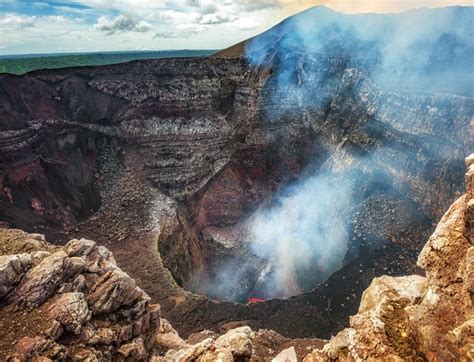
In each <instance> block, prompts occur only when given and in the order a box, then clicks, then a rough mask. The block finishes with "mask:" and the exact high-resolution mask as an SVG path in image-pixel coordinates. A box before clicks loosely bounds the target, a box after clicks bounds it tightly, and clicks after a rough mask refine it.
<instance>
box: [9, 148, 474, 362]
mask: <svg viewBox="0 0 474 362" xmlns="http://www.w3.org/2000/svg"><path fill="white" fill-rule="evenodd" d="M466 164H467V166H468V172H467V174H466V189H467V191H466V194H465V195H464V196H462V197H461V198H459V199H458V200H457V201H456V202H455V203H454V204H453V205H452V206H451V207H450V209H449V210H448V211H447V212H446V214H445V215H444V216H443V218H442V219H441V221H440V223H439V224H438V227H437V228H436V231H435V232H434V233H433V235H432V236H431V238H430V239H429V240H428V242H427V244H426V245H425V247H424V249H423V250H422V252H421V254H420V256H419V258H418V265H419V266H420V267H421V268H423V269H424V270H425V272H426V276H425V277H422V276H418V275H412V276H405V277H390V276H382V277H379V278H375V279H374V280H373V282H372V284H371V285H370V287H369V288H368V289H367V290H366V291H365V292H364V294H363V297H362V301H361V304H360V307H359V311H358V314H357V315H355V316H353V317H351V319H350V327H349V328H347V329H344V330H343V331H341V332H340V333H339V334H337V335H336V336H335V337H333V338H332V339H331V340H330V341H329V342H328V343H327V344H326V345H324V347H323V346H322V344H323V342H322V341H320V340H316V339H306V340H289V339H286V338H284V337H282V336H281V335H279V334H277V333H275V332H272V331H268V330H260V331H257V332H254V331H252V330H251V329H250V328H249V327H246V326H243V327H239V328H235V329H231V330H229V331H228V332H227V333H225V334H223V335H221V336H219V335H217V334H215V333H214V332H210V331H203V332H200V333H198V334H193V335H191V336H189V338H188V339H187V340H186V341H185V340H183V339H182V338H181V337H180V336H179V335H178V333H177V332H176V331H175V330H174V329H173V327H172V326H171V325H170V324H169V322H167V321H166V320H164V319H161V318H160V313H159V306H158V305H157V304H150V303H149V300H150V298H149V297H148V295H147V294H146V293H145V292H144V291H143V290H142V289H140V287H138V286H137V285H136V283H135V281H134V280H133V279H132V278H130V277H129V276H128V275H127V274H126V273H124V272H123V271H122V270H121V269H120V268H119V267H117V265H116V263H115V260H114V258H113V256H112V254H111V253H110V252H109V251H108V250H107V249H106V248H105V247H103V246H98V245H96V244H95V242H93V241H90V240H86V239H80V240H78V239H72V240H70V241H69V242H68V243H67V244H66V245H65V246H63V247H57V246H53V245H51V244H49V243H47V242H46V241H45V239H44V237H43V236H42V235H39V234H28V233H25V232H23V231H20V230H13V229H0V239H1V243H0V255H1V256H0V301H1V309H0V358H1V359H7V360H11V361H24V360H37V361H48V360H74V361H82V360H87V361H96V360H152V361H155V362H158V361H189V360H197V361H216V360H219V361H234V360H255V361H260V360H267V359H271V358H273V357H275V356H276V355H277V354H278V353H280V354H279V356H277V357H275V358H276V359H275V360H276V361H278V360H289V361H293V360H294V361H296V360H297V359H298V358H299V359H303V358H304V361H306V362H311V361H327V360H346V361H352V360H374V361H375V360H390V361H399V360H400V361H402V360H466V361H467V360H472V359H473V357H474V355H473V350H474V338H473V330H474V308H473V296H474V268H473V265H474V246H473V243H474V240H473V239H474V238H473V225H474V155H471V156H470V157H468V158H467V159H466ZM313 349H314V350H313ZM310 350H313V352H311V353H309V354H308V352H309V351H310ZM305 356H306V357H305Z"/></svg>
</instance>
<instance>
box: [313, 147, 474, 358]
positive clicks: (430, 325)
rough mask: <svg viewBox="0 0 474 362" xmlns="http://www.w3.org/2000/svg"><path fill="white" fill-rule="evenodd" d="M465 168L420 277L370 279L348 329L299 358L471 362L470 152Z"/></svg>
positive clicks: (473, 165) (473, 169) (473, 187)
mask: <svg viewBox="0 0 474 362" xmlns="http://www.w3.org/2000/svg"><path fill="white" fill-rule="evenodd" d="M466 164H467V167H468V171H467V174H466V194H465V195H463V196H461V197H460V198H459V199H458V200H456V201H455V202H454V203H453V204H452V205H451V207H450V208H449V210H448V211H447V212H446V213H445V214H444V216H443V218H442V219H441V221H440V222H439V224H438V226H437V228H436V230H435V232H434V233H433V235H431V237H430V239H429V240H428V242H427V243H426V244H425V246H424V248H423V250H422V251H421V253H420V255H419V257H418V265H419V266H420V267H421V268H423V269H424V270H425V272H426V276H425V277H422V276H418V275H412V276H404V277H397V278H394V277H389V276H382V277H379V278H375V279H374V280H373V281H372V283H371V285H370V287H369V288H368V289H367V290H366V291H365V292H364V294H363V295H362V300H361V304H360V306H359V311H358V314H357V315H355V316H352V317H351V319H350V325H351V327H350V328H347V329H345V330H343V331H341V332H340V333H338V334H337V336H335V337H334V338H332V339H331V341H330V342H329V343H328V344H326V345H325V346H324V348H323V349H322V350H318V351H314V352H313V353H312V354H310V355H308V356H307V357H306V358H305V361H308V362H309V361H326V360H328V359H330V360H333V359H336V360H339V359H340V360H394V361H395V360H425V359H426V360H457V361H469V360H472V358H473V357H474V356H473V354H472V353H473V346H474V345H473V333H472V328H473V322H474V319H473V317H474V305H473V302H474V299H473V297H474V289H473V276H474V274H473V265H474V264H473V262H474V260H473V251H474V239H473V220H474V219H473V218H474V214H473V205H474V155H471V156H470V157H468V158H467V159H466Z"/></svg>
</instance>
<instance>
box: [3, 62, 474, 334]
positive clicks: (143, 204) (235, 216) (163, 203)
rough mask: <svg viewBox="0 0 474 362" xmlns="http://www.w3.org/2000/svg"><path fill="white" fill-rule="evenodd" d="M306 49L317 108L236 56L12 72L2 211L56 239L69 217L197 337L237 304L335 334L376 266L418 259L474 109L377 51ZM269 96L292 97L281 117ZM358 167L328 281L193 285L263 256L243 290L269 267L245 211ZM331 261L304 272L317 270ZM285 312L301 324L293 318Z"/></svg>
mask: <svg viewBox="0 0 474 362" xmlns="http://www.w3.org/2000/svg"><path fill="white" fill-rule="evenodd" d="M297 56H298V57H299V56H302V55H297ZM298 61H299V63H298V62H297V64H300V65H299V66H295V67H294V69H292V71H293V72H294V73H295V74H294V75H295V79H300V80H304V79H305V77H304V76H303V75H304V74H305V73H304V71H305V69H306V68H305V67H306V66H308V65H311V66H315V67H317V69H319V72H318V73H317V75H316V76H317V77H320V78H318V79H316V83H315V84H318V87H314V89H313V90H311V92H312V93H310V94H309V95H310V96H311V97H312V98H314V99H317V100H318V106H317V107H316V106H315V107H309V108H305V109H303V108H302V107H301V106H300V105H299V104H297V103H295V102H294V100H293V98H292V97H290V95H292V94H294V93H295V92H298V91H299V88H294V87H292V88H289V89H287V91H285V92H283V93H281V92H280V93H279V94H281V95H282V96H281V97H280V98H278V99H276V98H275V97H274V94H275V86H276V85H275V80H274V79H273V78H272V72H271V71H269V69H254V68H251V67H249V65H248V64H247V63H246V62H245V61H244V60H243V59H237V58H235V59H214V58H209V59H187V60H186V59H184V60H183V59H168V60H160V61H137V62H132V63H127V64H120V65H113V66H104V67H85V68H80V69H79V68H78V69H62V70H55V71H39V72H34V73H32V74H29V75H26V76H23V77H13V76H9V75H7V76H4V77H3V78H2V79H1V80H0V105H1V109H0V129H1V132H0V150H1V152H0V182H1V186H0V222H7V223H9V224H11V225H13V226H16V227H22V228H24V229H26V230H29V231H32V230H36V229H39V230H44V233H46V234H47V235H52V236H54V240H57V242H61V241H66V240H67V239H68V237H67V236H66V234H65V233H69V234H70V235H86V236H89V237H90V238H92V239H97V240H98V241H99V242H100V243H104V244H107V245H110V246H111V247H112V248H113V249H114V252H116V253H117V255H118V259H119V264H120V265H121V266H123V267H124V269H126V270H127V271H128V272H129V273H130V274H131V275H132V276H133V277H134V278H136V279H137V281H139V283H140V284H139V285H142V286H144V288H145V289H146V290H147V292H148V293H149V294H150V295H151V296H152V297H153V298H154V300H156V301H160V302H162V305H163V312H164V315H165V316H166V317H167V318H169V319H170V320H171V322H173V323H174V325H175V327H176V328H177V329H178V330H179V331H181V332H183V333H184V334H185V335H186V334H188V333H191V332H194V331H195V329H194V328H195V325H196V324H199V325H201V326H202V327H203V328H212V329H215V330H218V329H219V328H220V327H221V326H222V325H224V324H226V323H227V322H229V321H235V320H240V321H241V320H252V321H253V322H252V323H254V325H253V326H254V327H257V328H258V327H262V328H266V327H269V328H274V329H277V330H279V331H281V332H284V333H286V334H287V335H291V336H308V335H315V334H317V333H320V334H319V335H321V336H327V335H329V334H330V333H331V332H334V331H335V330H336V329H338V328H339V327H338V326H339V324H340V323H345V321H346V320H347V317H348V315H349V313H351V312H352V311H354V310H355V307H356V301H357V296H358V295H360V293H361V292H362V290H363V288H364V287H365V286H366V285H368V283H369V282H370V280H371V279H372V278H371V277H372V275H377V274H381V273H384V272H386V273H392V274H399V273H405V272H407V271H412V270H413V269H414V261H415V257H416V254H417V251H418V250H419V249H420V248H421V244H422V241H423V240H424V239H425V238H426V237H427V236H428V235H429V233H430V232H431V229H432V228H433V225H432V223H433V222H434V221H435V220H437V218H438V217H439V216H440V215H441V214H442V212H443V210H444V208H445V207H446V206H447V205H449V203H450V202H452V200H453V199H454V198H455V197H456V194H457V193H459V192H460V191H461V190H462V182H461V177H460V175H462V172H463V153H464V152H465V150H467V149H468V148H469V147H470V146H471V144H472V139H471V138H469V134H470V133H469V127H470V123H469V121H470V119H471V117H472V107H471V99H469V98H467V97H461V96H457V95H449V94H443V95H439V94H436V95H430V94H424V95H414V94H403V92H402V93H400V92H397V93H394V92H392V91H390V90H385V89H384V90H382V89H379V88H378V87H376V86H374V85H373V84H372V83H371V81H370V80H369V79H368V78H367V77H366V73H365V72H364V67H365V65H364V64H360V67H359V68H360V69H354V68H351V66H352V65H350V64H346V63H344V62H342V61H340V60H334V59H320V58H317V59H316V58H312V57H309V58H305V57H303V56H302V58H301V59H298ZM270 66H271V67H273V69H272V71H276V70H277V66H278V64H271V65H270ZM327 75H330V81H326V80H327V79H328V78H327V77H326V76H327ZM299 84H300V85H301V86H304V82H302V83H299ZM30 92H31V93H30ZM37 93H38V94H39V93H41V94H42V95H41V96H37V95H38V94H37ZM20 94H21V95H22V96H21V97H20ZM10 95H11V96H10ZM401 104H403V107H402V106H400V105H401ZM427 105H429V106H430V107H431V108H430V109H431V111H430V112H426V106H427ZM432 106H436V107H432ZM435 108H436V109H437V110H436V109H435ZM269 109H270V110H271V109H274V110H280V111H281V110H284V111H285V112H286V113H284V116H283V117H282V118H281V119H279V120H278V121H277V122H276V121H275V119H273V118H272V117H271V116H270V115H269V113H268V110H269ZM407 120H411V121H410V122H408V121H407ZM412 121H413V122H412ZM448 130H449V132H448ZM459 144H461V145H463V146H462V149H459V147H457V146H456V145H459ZM366 161H367V162H366ZM349 169H351V170H353V171H354V172H353V173H351V174H350V178H351V179H354V180H355V181H357V187H356V191H357V200H358V202H357V203H356V204H357V205H352V206H351V207H347V208H346V209H344V210H342V212H341V214H342V215H340V217H339V219H340V220H342V222H343V224H344V228H345V233H346V234H347V243H348V245H344V248H347V249H348V253H347V257H346V258H345V260H343V261H342V265H344V267H343V269H341V270H340V271H339V272H337V273H335V274H334V275H333V276H332V277H331V278H330V279H329V280H328V281H327V283H324V284H321V285H320V286H319V288H318V289H317V290H315V291H313V292H310V293H307V294H304V295H302V296H300V297H296V298H294V299H292V300H291V301H282V300H274V301H265V302H262V303H255V304H252V305H249V306H245V305H238V306H236V305H234V304H231V303H214V302H211V301H210V300H208V299H206V298H204V297H197V296H195V295H192V294H188V293H186V292H185V291H183V289H181V288H180V286H188V287H190V288H191V286H192V282H193V281H194V280H195V279H196V276H198V275H199V276H202V278H203V280H209V281H212V280H213V279H215V277H216V275H217V271H218V269H219V267H221V266H222V265H225V264H228V263H231V262H232V263H233V264H237V265H238V264H240V263H241V262H242V263H243V262H244V261H250V262H251V264H252V266H253V268H255V269H252V268H251V269H250V271H248V272H247V274H246V275H250V276H249V277H248V278H247V277H245V278H243V279H248V280H249V282H248V283H246V284H245V286H244V288H243V290H244V291H243V292H242V293H239V296H240V299H239V300H242V301H243V302H246V301H247V300H248V297H249V292H250V291H252V290H253V285H252V283H254V282H255V280H254V279H255V277H256V275H258V274H259V272H260V271H261V268H262V265H263V262H262V260H260V259H259V258H256V257H255V256H254V255H251V254H252V253H251V252H250V251H249V250H248V249H247V248H245V247H242V243H241V242H242V240H243V239H244V237H242V233H243V232H245V230H246V227H247V226H248V222H249V220H251V219H252V217H253V216H254V215H255V213H256V212H259V211H261V210H265V209H267V208H268V207H271V206H272V205H274V204H275V203H277V201H278V196H279V195H280V194H281V193H280V192H281V191H283V192H285V190H286V186H288V185H290V186H291V185H292V184H294V183H295V182H296V181H297V180H305V179H307V178H309V177H311V176H313V175H317V174H319V173H328V172H329V173H330V174H338V173H339V172H345V171H346V170H349ZM313 203H314V204H317V201H316V202H314V201H313ZM157 240H158V244H159V246H158V247H159V253H158V251H157V250H156V249H157V248H156V245H157ZM380 245H384V247H379V246H380ZM344 250H345V249H344ZM236 255H237V259H235V256H236ZM395 256H396V257H397V258H395ZM166 268H167V269H168V270H169V271H171V274H172V275H170V274H169V272H168V271H167V270H166ZM360 270H362V272H361V271H360ZM318 273H319V271H318V270H312V271H311V272H308V273H307V275H309V276H311V278H310V279H311V280H310V281H309V282H308V283H309V284H310V282H311V281H314V280H316V279H317V278H313V277H314V276H317V274H318ZM349 276H350V277H349ZM173 278H174V280H173ZM175 281H177V282H178V284H179V285H176V282H175ZM315 283H316V284H318V283H319V281H318V282H315ZM197 284H199V283H197ZM191 289H192V290H194V291H199V292H202V290H199V289H198V288H194V287H193V288H191ZM235 289H238V288H235ZM309 289H312V288H308V290H309ZM213 297H214V298H217V296H213ZM347 298H349V299H347ZM203 311H204V312H203ZM183 315H188V316H193V317H192V318H183V317H182V316H183ZM307 315H310V316H317V317H318V318H319V319H318V320H319V321H320V322H318V323H316V322H313V321H312V322H308V321H309V319H308V317H307ZM289 320H297V321H298V323H297V324H298V328H296V327H295V328H294V329H287V328H286V327H284V326H286V325H288V321H289ZM305 320H306V322H305Z"/></svg>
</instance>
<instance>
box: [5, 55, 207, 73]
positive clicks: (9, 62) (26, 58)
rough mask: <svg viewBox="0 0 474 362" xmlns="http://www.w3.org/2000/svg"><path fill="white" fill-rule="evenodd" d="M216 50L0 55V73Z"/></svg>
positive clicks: (102, 63) (112, 62)
mask: <svg viewBox="0 0 474 362" xmlns="http://www.w3.org/2000/svg"><path fill="white" fill-rule="evenodd" d="M215 52H216V50H165V51H144V52H108V53H74V54H40V55H34V54H30V55H4V56H0V73H14V74H23V73H27V72H30V71H32V70H37V69H55V68H64V67H76V66H85V65H104V64H116V63H123V62H129V61H131V60H137V59H161V58H184V57H204V56H208V55H211V54H213V53H215Z"/></svg>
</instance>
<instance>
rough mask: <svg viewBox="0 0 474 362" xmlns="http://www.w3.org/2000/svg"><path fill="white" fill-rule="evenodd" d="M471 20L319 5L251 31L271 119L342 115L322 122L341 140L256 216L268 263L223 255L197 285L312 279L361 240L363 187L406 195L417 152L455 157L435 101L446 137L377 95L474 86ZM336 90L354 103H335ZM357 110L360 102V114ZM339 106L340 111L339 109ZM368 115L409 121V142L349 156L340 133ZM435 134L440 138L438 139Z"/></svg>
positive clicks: (277, 288) (258, 241) (319, 119)
mask: <svg viewBox="0 0 474 362" xmlns="http://www.w3.org/2000/svg"><path fill="white" fill-rule="evenodd" d="M473 19H474V13H473V8H460V7H452V8H446V9H437V10H427V9H422V10H414V11H408V12H406V13H403V14H395V15H374V14H361V15H344V14H339V13H336V12H333V11H332V10H330V9H327V8H324V7H318V8H314V9H311V10H308V11H306V12H304V13H301V14H298V15H296V16H293V17H291V18H289V19H287V20H286V21H285V22H283V23H282V24H280V25H279V26H277V27H275V28H272V29H271V30H270V31H268V32H266V33H264V34H263V35H261V36H258V37H256V38H254V39H253V40H251V41H249V42H247V46H246V57H247V59H248V61H249V62H250V64H251V65H252V66H254V67H255V68H271V69H272V71H273V73H272V76H271V77H270V78H269V79H268V80H267V81H266V84H265V85H264V87H263V90H262V92H263V93H264V92H268V94H270V95H271V96H270V98H271V101H270V102H269V103H268V104H266V105H265V106H264V110H263V111H264V112H265V115H266V117H265V121H267V122H269V123H272V122H281V121H283V120H285V121H287V120H291V121H293V122H294V121H295V120H296V121H297V120H300V122H301V124H302V125H303V126H304V127H308V132H309V131H311V132H315V133H317V132H318V131H319V129H320V124H322V123H324V122H334V123H335V124H334V125H329V126H328V125H325V126H324V129H325V130H326V131H327V130H330V131H328V132H334V134H331V133H329V134H327V135H325V137H326V139H330V140H332V141H334V142H335V144H333V145H325V146H326V147H327V154H326V162H324V163H323V166H321V167H317V168H315V170H314V171H309V170H307V171H306V172H304V176H302V178H301V179H300V180H299V181H296V182H294V183H292V184H290V185H289V186H287V187H285V188H283V189H282V190H281V191H280V193H279V194H278V195H277V196H276V197H275V199H274V201H273V203H272V204H271V205H270V206H269V207H267V208H264V209H260V210H258V211H257V212H256V214H255V215H253V216H251V217H250V220H251V221H250V236H249V238H248V240H247V241H248V246H249V249H250V251H251V252H252V253H253V254H254V255H255V256H256V257H257V258H258V259H259V260H260V264H259V265H255V261H242V260H239V261H235V262H230V263H227V264H226V265H224V266H221V268H220V269H219V270H217V277H216V278H215V280H214V282H211V283H209V284H207V285H206V286H204V287H203V286H202V283H201V285H200V288H201V290H202V289H207V290H208V291H211V294H213V295H214V296H217V297H219V298H221V299H231V300H238V297H236V295H237V294H238V293H237V294H236V292H235V289H236V286H237V285H239V283H241V281H242V278H247V277H248V276H249V275H252V273H256V272H258V276H257V277H256V285H253V286H252V288H253V292H255V293H256V294H257V295H254V296H256V297H264V298H274V297H284V298H287V297H290V296H293V295H296V294H298V293H301V292H302V291H306V290H310V289H312V288H314V287H316V286H317V285H318V284H320V283H321V282H324V281H325V280H326V279H327V278H328V277H329V276H330V275H331V274H332V273H334V272H335V271H336V270H338V269H340V268H341V267H342V266H343V265H344V262H345V259H347V258H348V255H347V252H348V250H349V248H350V246H351V245H350V243H351V242H354V241H353V240H354V238H353V237H352V236H353V235H350V233H351V232H352V231H351V230H350V229H351V225H350V222H351V220H350V218H351V217H352V216H353V215H354V213H355V212H356V211H357V209H358V207H359V204H358V203H359V202H360V200H361V199H362V198H363V197H366V196H363V194H364V192H366V191H365V190H367V189H369V190H374V189H376V188H378V189H380V190H381V191H380V192H381V193H383V192H386V193H389V192H393V193H399V195H407V194H408V193H409V192H411V190H410V189H409V188H408V187H407V184H409V182H410V181H409V180H408V179H407V178H406V174H407V173H410V172H421V171H416V170H415V171H413V169H416V167H417V161H416V159H417V158H418V157H429V158H432V159H434V160H442V159H443V158H445V159H449V157H453V156H452V155H453V154H455V153H456V152H458V151H459V150H458V148H457V147H459V146H458V145H456V144H455V142H453V139H454V140H456V133H455V131H454V130H452V129H451V128H450V127H451V126H450V125H451V121H450V120H449V117H450V116H448V115H446V114H441V113H440V114H439V115H438V114H437V112H440V111H439V110H438V109H433V107H431V108H430V107H427V109H426V114H428V113H430V112H434V113H432V114H429V117H430V118H428V116H426V117H427V119H429V120H430V122H433V123H435V122H437V123H436V124H432V125H431V127H433V128H435V129H438V132H439V138H437V139H436V140H433V139H428V138H423V135H417V130H416V125H415V124H411V123H410V120H397V119H396V118H397V115H395V116H394V115H390V114H389V115H388V116H387V114H386V113H385V112H383V111H381V110H384V109H386V108H387V109H390V108H393V105H392V104H388V106H387V107H386V105H387V102H389V101H390V102H393V100H388V98H387V99H385V98H384V97H383V96H381V93H379V89H383V88H386V87H388V88H390V89H391V90H395V89H403V91H404V92H407V93H406V94H412V92H413V91H416V92H423V93H429V92H439V91H443V92H446V91H448V92H452V93H454V94H460V95H468V96H471V95H472V94H474V91H473V87H472V83H473V80H474V78H473V74H474V73H473V72H472V70H473V69H472V59H473V58H474V47H473V44H472V36H473V29H474V26H473V22H474V20H473ZM367 79H368V81H367V82H366V80H367ZM367 83H369V84H367ZM374 84H375V85H374ZM363 87H369V88H370V89H365V90H364V89H361V88H363ZM370 97H372V98H370ZM335 99H336V100H338V101H337V102H335V103H336V104H339V105H341V104H342V107H347V109H340V108H338V109H334V108H333V107H335V106H334V100H335ZM407 99H408V98H407ZM406 101H407V100H406ZM467 103H468V104H469V102H467ZM470 104H471V106H472V103H470ZM398 106H399V107H403V105H398ZM339 107H341V106H339ZM361 109H362V111H361ZM356 110H357V112H360V113H354V112H355V111H356ZM331 112H332V113H333V114H336V116H334V118H333V119H332V118H331V117H330V114H331ZM423 112H424V111H420V113H423ZM338 114H339V115H340V114H343V115H344V117H341V116H338ZM452 117H454V116H452ZM369 120H370V121H371V122H372V121H373V122H375V123H377V122H379V121H380V122H384V124H385V125H384V127H386V128H381V129H382V130H383V131H381V132H388V133H389V132H392V133H396V132H405V131H406V132H407V133H406V136H404V137H406V139H405V141H406V142H405V143H403V142H402V143H400V144H396V145H394V144H390V142H387V143H386V144H374V145H370V146H367V147H365V149H364V152H363V153H361V152H359V153H357V152H356V153H355V154H351V152H348V154H351V156H350V157H352V158H353V159H351V160H350V162H349V163H348V160H347V157H345V154H346V153H345V152H346V151H345V150H343V149H340V148H339V147H340V144H338V143H341V140H340V139H339V140H338V141H337V138H338V137H339V138H342V137H343V136H341V134H342V135H343V134H344V132H347V130H346V128H350V127H356V126H357V127H360V129H361V130H362V132H368V133H370V132H371V130H370V129H369V130H364V123H365V122H369ZM465 121H466V122H467V123H468V122H469V120H468V119H466V120H465ZM337 122H339V123H337ZM331 127H332V128H331ZM369 127H370V126H369ZM425 127H426V125H425ZM321 128H323V127H321ZM443 129H446V130H447V131H449V132H443V131H442V130H443ZM378 131H380V130H378ZM414 135H417V136H414ZM450 137H451V139H450ZM434 141H436V146H435V147H431V146H432V145H433V143H434ZM349 144H350V142H349ZM420 145H423V146H422V147H423V150H421V146H420ZM454 158H455V157H453V159H454ZM462 158H463V157H462V156H461V157H459V159H461V160H462ZM402 159H403V160H404V164H403V165H402V164H400V160H402ZM440 162H441V161H440ZM349 164H350V165H349ZM380 165H384V166H383V168H384V169H381V168H380V167H379V166H380ZM404 168H405V169H404ZM407 168H412V169H407ZM254 278H255V276H254ZM237 289H238V288H237ZM251 294H252V293H251Z"/></svg>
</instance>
